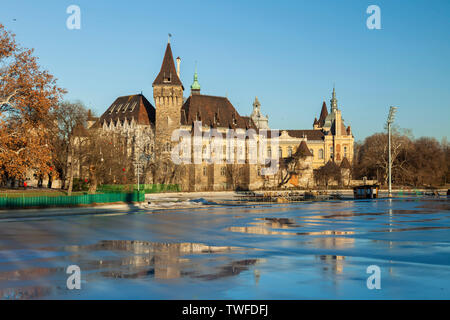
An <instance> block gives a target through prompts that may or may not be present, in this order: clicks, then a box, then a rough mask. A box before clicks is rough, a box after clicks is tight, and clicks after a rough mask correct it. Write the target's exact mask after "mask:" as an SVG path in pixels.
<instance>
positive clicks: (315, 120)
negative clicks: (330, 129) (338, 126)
mask: <svg viewBox="0 0 450 320" xmlns="http://www.w3.org/2000/svg"><path fill="white" fill-rule="evenodd" d="M316 125H319V121H317V117H314V123H313V126H316Z"/></svg>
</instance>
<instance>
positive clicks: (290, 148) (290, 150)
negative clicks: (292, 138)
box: [288, 147, 292, 157]
mask: <svg viewBox="0 0 450 320" xmlns="http://www.w3.org/2000/svg"><path fill="white" fill-rule="evenodd" d="M288 157H292V147H289V148H288Z"/></svg>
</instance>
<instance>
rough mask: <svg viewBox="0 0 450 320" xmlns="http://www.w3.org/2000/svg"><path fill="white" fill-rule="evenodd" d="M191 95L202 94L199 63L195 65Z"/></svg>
mask: <svg viewBox="0 0 450 320" xmlns="http://www.w3.org/2000/svg"><path fill="white" fill-rule="evenodd" d="M191 94H200V83H198V75H197V63H196V64H195V72H194V82H192V84H191Z"/></svg>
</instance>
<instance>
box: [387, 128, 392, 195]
mask: <svg viewBox="0 0 450 320" xmlns="http://www.w3.org/2000/svg"><path fill="white" fill-rule="evenodd" d="M388 148H389V169H388V171H389V173H388V175H389V193H388V197H389V198H391V197H392V174H391V172H392V171H391V170H392V161H391V122H390V121H388Z"/></svg>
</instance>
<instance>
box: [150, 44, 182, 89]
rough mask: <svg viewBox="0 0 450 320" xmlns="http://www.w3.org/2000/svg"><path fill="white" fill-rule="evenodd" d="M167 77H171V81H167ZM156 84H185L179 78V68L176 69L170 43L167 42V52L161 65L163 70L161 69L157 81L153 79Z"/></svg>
mask: <svg viewBox="0 0 450 320" xmlns="http://www.w3.org/2000/svg"><path fill="white" fill-rule="evenodd" d="M167 79H169V81H167ZM155 84H173V85H180V86H182V85H183V84H182V83H181V80H180V78H178V75H177V70H176V69H175V63H174V62H173V56H172V49H171V48H170V43H168V44H167V48H166V53H165V54H164V59H163V63H162V65H161V71H159V73H158V76H157V77H156V79H155V81H153V85H155Z"/></svg>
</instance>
